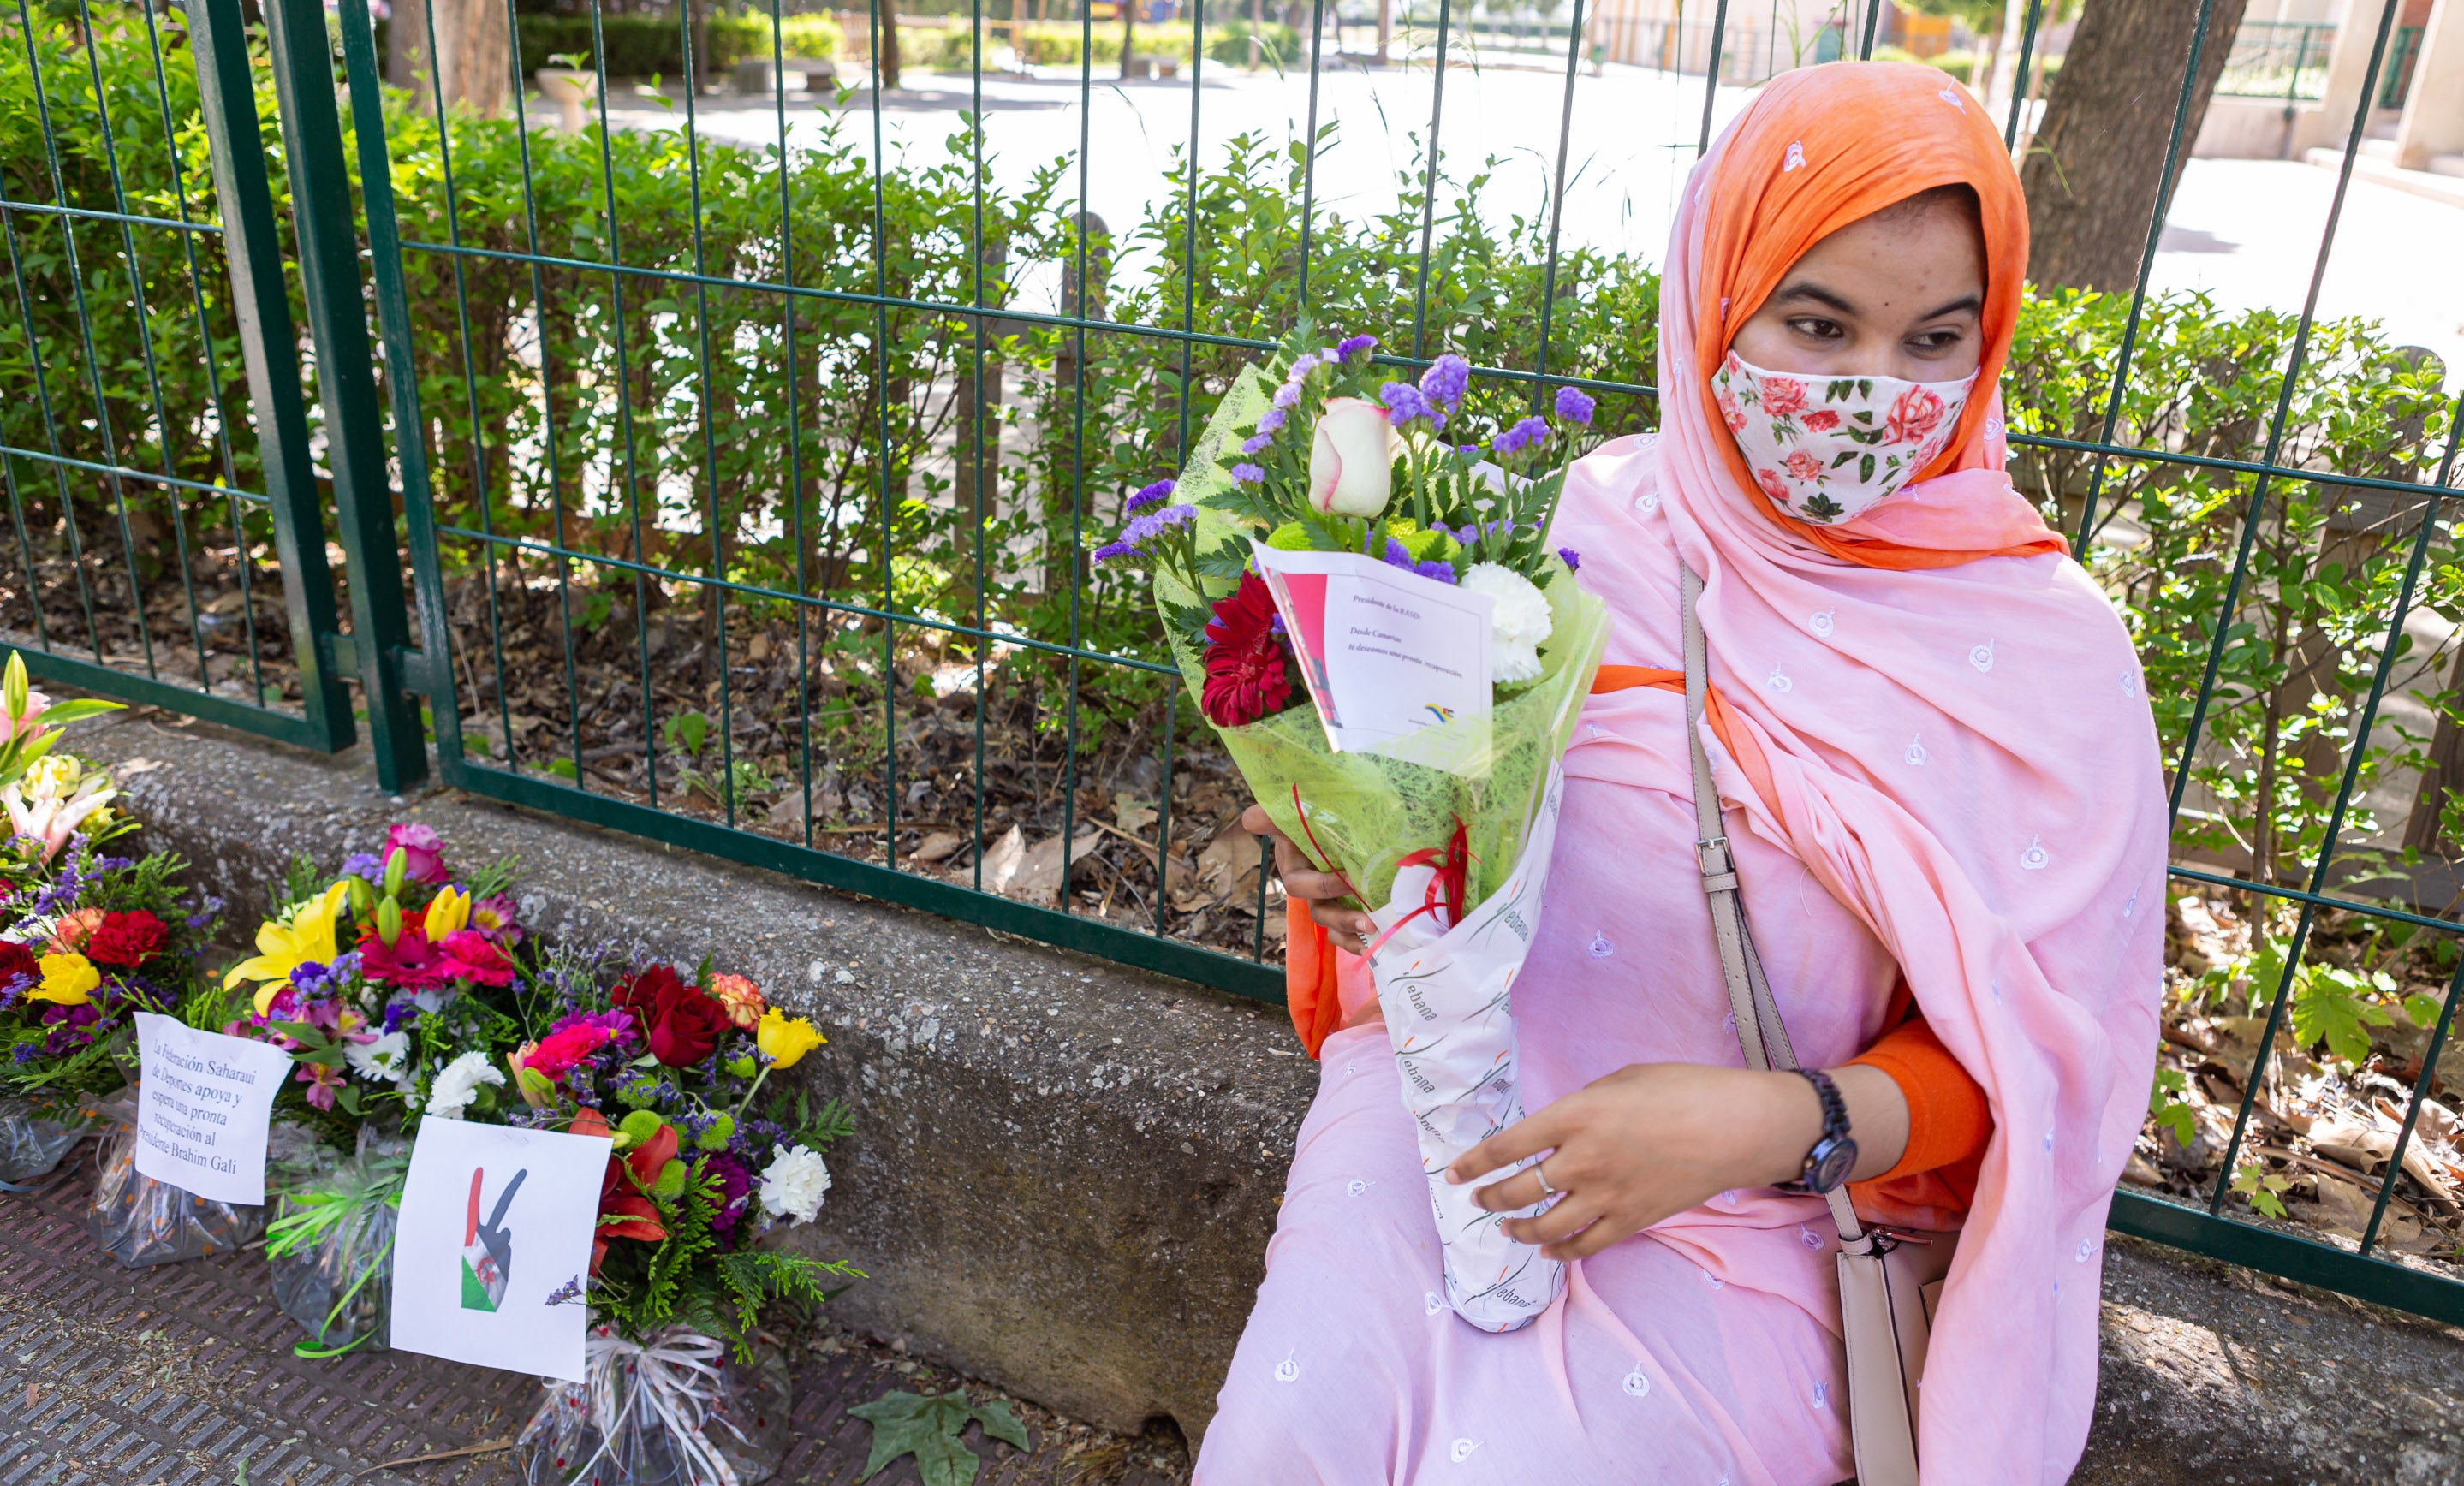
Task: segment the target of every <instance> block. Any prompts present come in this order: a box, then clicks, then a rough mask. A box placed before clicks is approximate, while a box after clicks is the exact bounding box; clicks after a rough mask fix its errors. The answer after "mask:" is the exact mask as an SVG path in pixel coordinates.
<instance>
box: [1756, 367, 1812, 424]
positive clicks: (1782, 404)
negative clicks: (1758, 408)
mask: <svg viewBox="0 0 2464 1486" xmlns="http://www.w3.org/2000/svg"><path fill="white" fill-rule="evenodd" d="M1763 411H1764V412H1767V413H1769V414H1771V416H1772V417H1773V418H1786V417H1788V416H1789V415H1790V414H1791V413H1801V412H1803V411H1805V383H1804V382H1798V381H1796V380H1795V379H1793V378H1791V377H1772V378H1771V379H1769V380H1767V381H1765V382H1763Z"/></svg>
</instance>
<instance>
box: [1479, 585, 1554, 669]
mask: <svg viewBox="0 0 2464 1486" xmlns="http://www.w3.org/2000/svg"><path fill="white" fill-rule="evenodd" d="M1463 588H1464V589H1465V590H1467V591H1468V592H1471V593H1476V594H1486V595H1488V597H1489V598H1490V600H1491V601H1493V602H1494V603H1495V607H1494V608H1493V609H1492V610H1491V611H1490V616H1491V617H1490V620H1489V652H1488V658H1489V665H1490V668H1491V669H1492V670H1493V671H1494V673H1495V675H1496V678H1497V680H1498V681H1499V682H1500V683H1502V684H1505V685H1509V686H1510V685H1513V684H1515V683H1518V682H1525V681H1533V680H1537V679H1538V678H1539V675H1540V654H1539V645H1540V642H1541V641H1543V640H1546V639H1548V638H1549V631H1550V629H1551V627H1553V626H1554V624H1555V623H1556V622H1555V621H1554V620H1552V619H1551V617H1550V615H1549V600H1548V596H1547V595H1545V594H1543V593H1541V592H1540V590H1539V589H1538V588H1536V587H1534V586H1533V585H1532V582H1531V579H1528V578H1525V577H1524V576H1523V575H1522V574H1520V573H1517V572H1515V571H1514V570H1513V569H1512V568H1509V567H1505V566H1502V565H1500V564H1498V563H1495V562H1475V563H1473V564H1472V566H1471V570H1470V571H1469V572H1467V573H1465V574H1463Z"/></svg>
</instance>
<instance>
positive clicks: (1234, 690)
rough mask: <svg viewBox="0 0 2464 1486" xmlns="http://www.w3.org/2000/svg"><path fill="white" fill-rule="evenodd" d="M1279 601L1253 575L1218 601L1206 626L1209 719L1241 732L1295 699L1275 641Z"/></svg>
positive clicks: (1202, 700) (1203, 698) (1204, 691)
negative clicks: (1276, 608)
mask: <svg viewBox="0 0 2464 1486" xmlns="http://www.w3.org/2000/svg"><path fill="white" fill-rule="evenodd" d="M1274 626H1275V601H1274V597H1273V596H1272V595H1271V594H1269V593H1267V592H1266V585H1265V582H1263V581H1261V580H1260V579H1259V578H1258V575H1257V574H1255V573H1243V574H1242V575H1241V586H1240V587H1238V588H1236V589H1234V590H1232V592H1231V593H1229V594H1227V595H1225V596H1224V597H1223V598H1221V599H1220V600H1218V601H1216V604H1215V617H1214V618H1212V619H1210V620H1208V621H1207V622H1206V685H1205V686H1204V687H1203V688H1200V690H1199V695H1198V699H1199V707H1200V708H1201V709H1202V710H1204V711H1205V713H1206V720H1207V721H1208V722H1211V723H1213V724H1215V726H1217V727H1219V728H1238V727H1242V726H1243V725H1245V724H1248V723H1253V722H1256V721H1257V720H1258V719H1259V718H1261V717H1266V716H1271V715H1273V714H1274V713H1276V712H1279V711H1282V710H1284V708H1285V706H1286V705H1287V703H1288V702H1290V700H1291V695H1292V683H1291V678H1290V677H1289V676H1287V675H1286V674H1285V670H1284V646H1283V643H1282V642H1281V641H1279V640H1277V639H1276V638H1275V628H1274Z"/></svg>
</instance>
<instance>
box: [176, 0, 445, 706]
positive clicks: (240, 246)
mask: <svg viewBox="0 0 2464 1486" xmlns="http://www.w3.org/2000/svg"><path fill="white" fill-rule="evenodd" d="M315 24H316V28H317V31H318V33H319V34H320V35H321V34H322V33H323V30H324V16H323V12H322V11H317V12H316V18H315ZM188 46H189V49H190V50H191V51H193V52H194V53H195V54H196V60H197V97H198V101H199V103H200V104H201V105H202V107H203V110H204V113H205V120H206V139H207V142H208V146H209V149H210V151H211V154H212V159H213V165H214V184H215V187H216V190H217V192H218V194H219V196H220V198H221V201H222V217H223V241H224V244H225V245H226V251H227V253H228V256H229V258H230V263H231V310H232V313H233V316H234V317H235V318H236V319H237V320H238V322H239V343H240V353H241V355H242V357H243V358H244V359H245V361H246V362H247V366H248V390H249V400H250V402H251V404H253V406H254V407H255V409H256V425H257V439H258V458H259V462H260V463H261V465H262V467H263V469H264V470H265V493H266V495H267V498H268V501H269V504H270V506H271V509H272V511H273V515H274V550H275V555H276V557H278V558H279V559H280V561H281V563H282V572H283V578H284V581H283V584H282V599H283V606H284V608H285V609H286V610H287V611H288V614H289V618H290V622H291V645H292V658H293V660H294V662H295V663H296V664H297V666H298V667H299V694H300V699H301V702H302V704H303V706H304V709H305V710H306V713H307V720H308V732H309V734H310V736H312V737H313V738H315V739H316V743H315V744H314V745H313V746H316V747H319V748H322V749H324V750H325V751H327V752H329V753H330V752H333V751H335V750H338V749H342V748H347V747H349V746H350V743H351V740H352V737H353V735H354V730H353V728H352V726H351V700H350V694H349V693H348V692H347V691H345V690H343V688H342V678H341V676H340V675H337V674H336V673H335V671H334V669H333V667H330V666H329V665H328V664H327V661H326V654H325V647H326V643H325V640H324V638H323V637H325V636H329V635H331V634H333V633H334V632H335V628H336V615H335V610H334V581H333V575H332V573H331V571H330V570H329V569H328V568H327V567H326V565H325V534H324V523H323V521H322V519H321V510H320V508H321V505H322V500H321V498H320V496H319V492H318V489H317V471H316V467H315V466H314V465H313V464H312V463H311V462H310V460H309V456H308V412H307V408H306V407H305V406H304V405H303V404H302V403H301V401H300V396H299V378H298V375H297V350H296V347H297V344H298V341H297V339H296V338H295V337H294V335H293V333H292V326H291V304H290V301H289V299H288V298H287V297H286V292H285V289H284V285H283V281H282V257H283V252H282V240H281V236H280V234H279V233H278V232H277V230H276V229H275V223H274V198H273V192H272V188H271V186H270V183H269V182H268V181H267V179H266V174H265V142H264V139H263V137H262V136H261V135H260V134H259V133H258V132H257V127H256V92H255V84H254V80H253V77H252V76H251V68H250V65H249V55H248V24H247V20H246V17H245V16H243V15H242V13H241V11H240V0H197V4H196V5H195V6H193V7H192V8H191V9H190V10H189V11H188ZM322 51H323V49H322V47H321V46H320V47H319V55H322ZM276 71H277V73H278V72H279V69H277V70H276ZM329 86H330V85H329ZM326 107H327V109H328V111H329V112H330V110H331V108H332V98H331V95H330V93H329V94H328V97H327V99H326ZM294 189H295V190H297V186H296V185H295V186H294ZM300 199H302V200H311V199H313V198H308V197H305V196H304V195H303V196H302V197H301V198H300ZM301 215H302V216H303V217H306V216H310V215H314V213H307V212H303V213H302V214H301ZM347 223H348V219H347V218H345V227H346V228H347ZM328 249H329V251H331V245H330V244H328ZM350 251H352V252H353V253H354V254H356V251H357V249H356V246H355V245H354V246H353V247H352V248H351V250H350ZM320 268H321V265H320ZM313 302H314V299H313V297H312V303H313ZM334 308H335V306H333V305H332V304H331V303H328V304H326V305H325V306H324V310H323V313H328V314H330V313H332V312H333V310H334ZM358 313H359V311H358V306H357V303H356V300H354V303H353V305H352V309H351V315H352V316H353V317H354V318H353V319H352V323H353V324H355V325H360V324H361V322H360V321H359V320H358V319H356V318H355V317H356V316H357V315H358ZM360 335H361V339H362V341H363V343H364V341H365V339H366V330H365V328H364V326H362V329H361V332H360ZM327 343H328V344H331V343H332V342H327ZM318 361H319V370H320V371H322V370H326V369H328V368H330V366H331V362H332V359H331V357H319V359H318ZM363 368H364V361H363ZM380 468H382V467H380ZM338 472H339V471H338ZM380 483H381V482H380ZM239 557H240V560H241V561H242V562H246V561H247V560H248V544H247V542H246V540H245V539H243V540H242V541H241V542H240V554H239ZM394 581H395V586H396V590H397V592H399V588H400V582H401V580H400V579H399V577H398V576H397V577H396V579H394ZM355 587H356V585H355ZM395 607H396V609H397V610H399V608H400V603H399V601H396V604H395ZM375 700H376V698H375V697H374V696H373V695H371V697H370V702H371V703H372V704H373V703H374V702H375ZM377 712H378V709H377V708H376V707H375V706H373V705H372V706H371V707H370V709H369V717H370V721H371V723H373V722H374V720H375V718H376V716H377ZM417 736H418V733H417V731H416V729H414V730H413V732H412V737H413V738H414V739H416V738H417Z"/></svg>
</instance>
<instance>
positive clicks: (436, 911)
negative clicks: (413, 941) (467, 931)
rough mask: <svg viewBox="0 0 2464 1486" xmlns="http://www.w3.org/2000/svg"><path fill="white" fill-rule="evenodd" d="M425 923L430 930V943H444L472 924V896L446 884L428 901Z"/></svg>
mask: <svg viewBox="0 0 2464 1486" xmlns="http://www.w3.org/2000/svg"><path fill="white" fill-rule="evenodd" d="M424 922H425V923H426V925H427V928H428V942H429V944H438V943H441V942H443V940H444V938H445V936H446V935H447V934H450V933H451V932H453V930H455V929H462V928H465V927H467V926H468V925H469V924H470V922H471V895H470V894H469V893H466V892H464V891H463V890H462V889H461V888H459V887H456V886H454V885H452V884H451V883H448V884H446V885H444V886H442V887H439V888H438V889H436V896H435V897H433V898H430V899H429V900H428V917H427V919H426V920H425V921H424Z"/></svg>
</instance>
